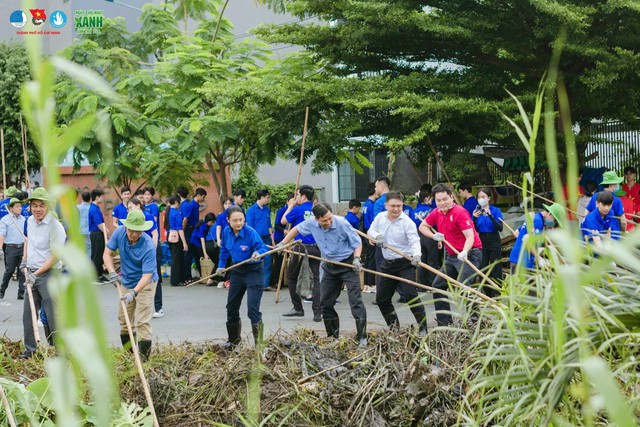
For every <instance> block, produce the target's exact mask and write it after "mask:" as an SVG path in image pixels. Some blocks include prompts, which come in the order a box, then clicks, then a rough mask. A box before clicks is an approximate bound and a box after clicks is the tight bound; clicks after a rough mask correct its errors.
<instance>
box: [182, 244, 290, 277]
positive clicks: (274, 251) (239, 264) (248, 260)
mask: <svg viewBox="0 0 640 427" xmlns="http://www.w3.org/2000/svg"><path fill="white" fill-rule="evenodd" d="M293 243H294V242H289V243H287V244H286V245H284V246H283V247H282V248H278V249H272V250H270V251H267V252H265V253H263V254H260V255H259V256H258V258H257V259H261V258H264V257H266V256H267V255H271V254H273V253H276V252H280V251H281V250H283V249H284V248H286V247H288V246H291V245H292V244H293ZM251 261H253V260H252V259H251V258H247V259H245V260H244V261H241V262H239V263H237V264H233V265H231V266H229V267H227V268H225V269H223V270H222V274H225V273H226V272H227V271H230V270H233V269H234V268H236V267H240V266H241V265H244V264H247V263H249V262H251ZM215 276H216V274H211V275H210V276H207V277H201V278H200V279H199V280H197V281H195V282H191V283H189V284H188V285H187V286H185V288H188V287H190V286H193V285H197V284H198V283H202V282H204V281H205V280H209V279H211V278H212V277H215Z"/></svg>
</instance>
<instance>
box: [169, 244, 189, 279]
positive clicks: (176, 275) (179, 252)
mask: <svg viewBox="0 0 640 427" xmlns="http://www.w3.org/2000/svg"><path fill="white" fill-rule="evenodd" d="M169 247H170V248H171V280H170V282H171V286H176V285H177V284H179V283H180V282H183V281H184V278H183V277H184V275H183V273H182V269H183V268H184V254H185V252H184V251H183V246H182V240H179V241H178V242H177V243H169Z"/></svg>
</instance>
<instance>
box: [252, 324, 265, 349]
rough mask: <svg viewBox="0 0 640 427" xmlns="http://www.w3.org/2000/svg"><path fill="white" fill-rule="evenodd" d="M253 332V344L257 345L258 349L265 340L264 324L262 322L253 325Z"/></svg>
mask: <svg viewBox="0 0 640 427" xmlns="http://www.w3.org/2000/svg"><path fill="white" fill-rule="evenodd" d="M251 332H252V333H253V342H254V343H255V344H256V347H257V346H258V344H260V343H261V342H262V340H263V334H264V323H262V322H260V323H256V324H252V325H251Z"/></svg>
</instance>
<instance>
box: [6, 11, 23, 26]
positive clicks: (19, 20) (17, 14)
mask: <svg viewBox="0 0 640 427" xmlns="http://www.w3.org/2000/svg"><path fill="white" fill-rule="evenodd" d="M9 22H10V23H11V25H13V26H14V27H16V28H22V27H24V26H25V25H27V14H26V13H24V12H23V11H21V10H14V11H13V13H11V16H9Z"/></svg>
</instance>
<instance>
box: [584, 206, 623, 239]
mask: <svg viewBox="0 0 640 427" xmlns="http://www.w3.org/2000/svg"><path fill="white" fill-rule="evenodd" d="M615 222H617V220H616V219H615V218H614V217H613V213H612V211H609V213H607V215H606V216H605V217H604V218H603V217H602V215H600V211H599V210H598V208H596V210H595V211H593V212H589V214H588V215H587V216H585V217H584V221H582V224H580V230H581V231H582V238H583V239H584V240H585V241H587V242H589V241H591V240H593V239H592V237H593V236H599V235H600V234H606V233H607V232H608V231H609V230H612V233H611V236H612V237H613V238H615V237H618V238H619V237H620V236H614V233H613V223H615Z"/></svg>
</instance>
